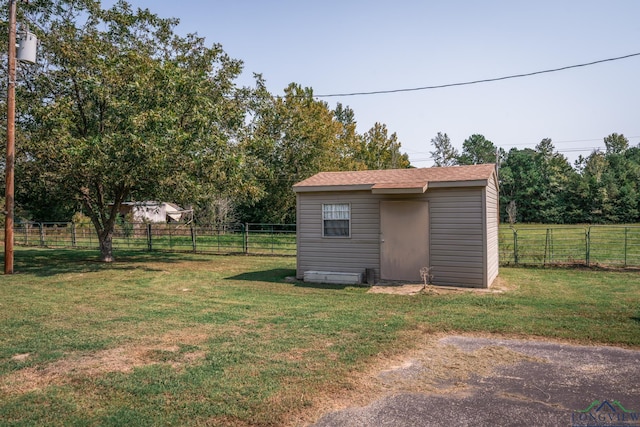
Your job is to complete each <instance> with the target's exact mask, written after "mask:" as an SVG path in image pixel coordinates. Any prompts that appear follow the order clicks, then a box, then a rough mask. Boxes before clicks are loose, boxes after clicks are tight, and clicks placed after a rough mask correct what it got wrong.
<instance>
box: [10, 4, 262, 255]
mask: <svg viewBox="0 0 640 427" xmlns="http://www.w3.org/2000/svg"><path fill="white" fill-rule="evenodd" d="M29 7H30V8H31V9H30V10H31V12H32V13H35V14H38V19H37V22H38V23H39V26H40V29H39V30H38V36H39V39H40V40H41V51H40V55H41V60H40V65H39V66H38V67H35V68H34V69H33V70H32V71H31V73H30V75H29V76H27V77H26V78H27V79H28V84H26V85H24V86H23V87H22V91H21V93H20V97H21V98H22V99H25V100H27V102H25V104H24V105H25V108H26V112H25V114H24V115H23V116H22V123H21V125H22V126H23V129H24V132H26V133H27V134H28V138H26V141H25V144H24V145H23V147H22V150H23V152H22V157H21V158H22V159H23V162H22V164H21V165H19V168H20V169H22V170H23V171H24V173H25V176H29V177H32V178H34V179H38V180H40V181H41V183H42V184H43V185H46V186H47V188H48V189H49V191H52V192H57V193H58V194H66V195H67V196H68V197H69V198H72V199H75V200H77V201H78V202H80V203H81V204H82V206H83V210H84V212H85V214H86V215H88V216H89V217H90V218H91V221H92V223H93V225H94V227H95V229H96V231H97V233H98V236H99V241H100V250H101V259H102V260H103V261H112V260H113V253H112V238H113V233H114V224H115V222H116V219H117V216H118V212H119V208H120V205H121V203H122V202H124V201H126V200H129V199H133V200H138V201H142V200H149V199H154V200H158V199H162V200H171V201H177V202H182V203H194V202H197V201H198V199H199V198H200V197H203V196H204V195H206V194H211V193H223V194H234V195H235V194H239V193H243V194H245V193H247V191H244V190H241V188H242V187H243V186H248V187H250V186H251V182H249V181H247V180H245V176H244V173H243V171H242V163H243V158H242V154H241V153H240V152H239V151H238V150H235V149H234V147H235V145H236V140H237V138H238V135H240V134H241V132H242V128H243V126H244V122H245V113H246V108H245V100H244V98H243V96H242V92H240V91H238V90H237V88H236V86H235V84H234V79H235V78H236V77H237V76H238V75H239V73H240V72H241V62H240V61H237V60H233V59H231V58H229V57H228V56H227V55H226V54H225V53H224V51H223V50H222V48H221V47H220V46H219V45H213V46H207V45H205V42H204V40H203V39H202V38H199V37H197V36H195V35H188V36H186V37H181V36H178V35H176V34H175V33H174V28H175V25H176V24H177V20H170V19H160V18H159V17H158V16H156V15H154V14H152V13H151V12H149V11H148V10H137V11H134V10H133V9H132V8H131V6H130V5H129V4H128V3H126V2H125V1H118V2H117V3H116V4H115V5H114V6H113V7H112V8H110V9H108V10H104V9H102V8H101V5H100V2H99V1H95V0H37V1H34V2H33V3H32V4H31V5H30V6H29ZM245 184H246V185H245Z"/></svg>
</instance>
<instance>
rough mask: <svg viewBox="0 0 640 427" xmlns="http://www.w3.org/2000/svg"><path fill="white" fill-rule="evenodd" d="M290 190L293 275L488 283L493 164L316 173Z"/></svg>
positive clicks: (492, 268)
mask: <svg viewBox="0 0 640 427" xmlns="http://www.w3.org/2000/svg"><path fill="white" fill-rule="evenodd" d="M293 190H294V191H295V193H296V200H297V203H296V211H297V212H296V216H297V247H298V257H297V271H296V276H297V278H298V279H305V280H308V281H317V282H326V283H360V282H362V281H367V282H369V283H371V282H372V281H373V280H375V281H409V282H422V279H421V275H420V270H421V269H422V268H424V267H429V268H430V269H431V270H430V272H431V274H432V275H433V279H432V283H433V284H436V285H445V286H465V287H476V288H488V287H490V286H491V283H492V282H493V281H494V279H495V278H496V277H497V276H498V220H499V217H498V212H499V209H498V203H499V201H498V179H497V175H496V168H495V165H493V164H484V165H473V166H453V167H434V168H419V169H391V170H370V171H357V172H321V173H318V174H316V175H314V176H312V177H310V178H308V179H305V180H304V181H301V182H299V183H297V184H295V185H294V186H293Z"/></svg>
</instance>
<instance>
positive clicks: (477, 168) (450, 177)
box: [293, 164, 496, 194]
mask: <svg viewBox="0 0 640 427" xmlns="http://www.w3.org/2000/svg"><path fill="white" fill-rule="evenodd" d="M495 173H496V172H495V165H494V164H482V165H470V166H451V167H433V168H415V169H386V170H366V171H355V172H320V173H318V174H315V175H313V176H312V177H310V178H307V179H305V180H304V181H301V182H298V183H297V184H295V185H294V186H293V190H294V191H295V192H297V193H299V192H310V191H354V190H371V192H372V193H378V194H394V193H398V194H402V193H424V192H425V191H427V188H437V187H460V186H486V185H487V184H488V182H489V180H490V178H491V177H492V176H493V175H494V174H495Z"/></svg>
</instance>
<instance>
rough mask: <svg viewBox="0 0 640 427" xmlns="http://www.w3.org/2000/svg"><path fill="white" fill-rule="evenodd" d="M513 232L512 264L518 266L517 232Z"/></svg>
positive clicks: (514, 230)
mask: <svg viewBox="0 0 640 427" xmlns="http://www.w3.org/2000/svg"><path fill="white" fill-rule="evenodd" d="M512 230H513V262H514V263H515V265H518V230H516V229H515V228H513V229H512Z"/></svg>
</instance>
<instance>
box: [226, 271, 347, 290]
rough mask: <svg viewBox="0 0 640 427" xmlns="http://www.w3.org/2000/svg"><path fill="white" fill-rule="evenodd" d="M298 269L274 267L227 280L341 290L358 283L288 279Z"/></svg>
mask: <svg viewBox="0 0 640 427" xmlns="http://www.w3.org/2000/svg"><path fill="white" fill-rule="evenodd" d="M295 275H296V270H295V269H289V268H274V269H272V270H263V271H251V272H248V273H242V274H238V275H236V276H231V277H227V278H225V280H246V281H249V282H269V283H285V282H286V283H291V284H292V285H293V286H295V287H296V288H309V289H325V290H341V289H346V288H350V287H354V286H357V285H340V284H329V283H309V282H303V281H300V280H295V279H293V280H288V279H287V278H288V277H291V278H295Z"/></svg>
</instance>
